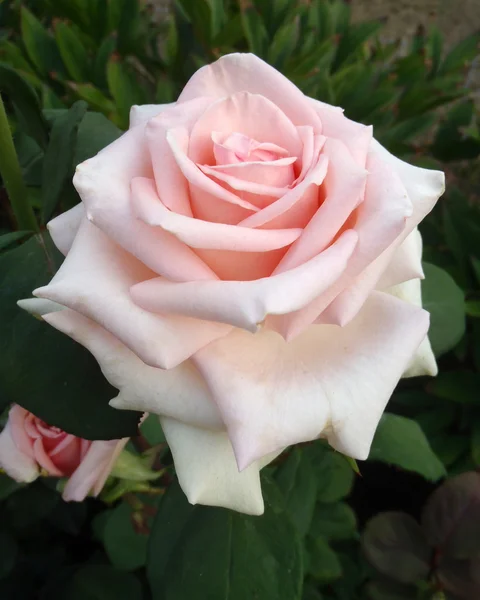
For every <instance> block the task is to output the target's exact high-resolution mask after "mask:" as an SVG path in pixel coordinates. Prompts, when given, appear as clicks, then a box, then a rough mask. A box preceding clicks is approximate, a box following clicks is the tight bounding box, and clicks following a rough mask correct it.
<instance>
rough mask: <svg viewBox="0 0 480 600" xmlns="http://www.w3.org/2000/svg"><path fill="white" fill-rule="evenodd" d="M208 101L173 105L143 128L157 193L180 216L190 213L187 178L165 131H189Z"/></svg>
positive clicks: (206, 99) (207, 99)
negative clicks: (178, 129) (179, 129)
mask: <svg viewBox="0 0 480 600" xmlns="http://www.w3.org/2000/svg"><path fill="white" fill-rule="evenodd" d="M211 102H212V101H211V100H210V99H209V98H199V99H198V100H193V101H192V102H186V103H185V104H182V105H180V104H173V105H171V106H170V107H169V108H168V109H167V110H165V111H163V112H162V113H160V114H159V115H158V116H157V117H155V118H153V119H151V120H150V121H149V122H148V123H147V126H146V129H145V134H146V137H147V140H148V147H149V149H150V155H151V159H152V166H153V172H154V175H155V183H156V185H157V192H158V195H159V196H160V198H161V199H162V202H163V203H164V204H165V206H168V208H169V209H170V210H173V211H174V212H177V213H179V214H181V215H187V216H190V217H191V216H192V209H191V208H190V197H189V188H188V181H187V180H186V179H185V177H184V175H183V173H182V171H181V170H180V168H179V166H178V165H177V161H176V160H175V158H174V156H173V154H172V150H171V148H170V145H169V144H168V142H167V132H168V131H169V130H170V129H175V128H177V127H182V128H185V129H187V131H189V130H190V129H191V127H192V126H193V124H194V123H195V121H196V120H197V119H198V117H199V116H200V115H201V114H202V113H203V112H204V111H205V109H206V108H207V107H208V106H209V105H210V104H211Z"/></svg>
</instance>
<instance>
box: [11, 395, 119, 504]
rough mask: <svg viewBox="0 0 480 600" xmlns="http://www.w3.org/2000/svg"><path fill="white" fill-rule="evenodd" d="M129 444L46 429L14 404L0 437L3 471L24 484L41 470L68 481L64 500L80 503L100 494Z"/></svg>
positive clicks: (42, 423) (40, 422) (36, 419)
mask: <svg viewBox="0 0 480 600" xmlns="http://www.w3.org/2000/svg"><path fill="white" fill-rule="evenodd" d="M127 441H128V438H124V439H122V440H109V441H96V442H91V441H89V440H84V439H82V438H79V437H76V436H74V435H71V434H69V433H65V431H62V430H61V429H58V427H51V426H50V425H47V423H45V422H44V421H42V420H41V419H39V418H38V417H36V416H35V415H33V414H32V413H31V412H28V411H27V410H25V409H24V408H22V407H21V406H18V405H16V404H15V405H14V406H13V407H12V408H11V409H10V412H9V415H8V421H7V424H6V426H5V428H4V429H3V431H2V432H1V433H0V467H2V468H3V469H4V470H5V472H6V473H7V474H8V475H10V477H12V478H13V479H15V480H17V481H22V482H31V481H33V480H34V479H36V478H37V477H38V476H39V475H40V471H41V470H44V471H45V472H46V473H47V474H48V475H51V476H52V477H67V478H68V481H67V484H66V486H65V489H64V491H63V499H64V500H66V501H70V500H75V501H77V502H81V501H82V500H83V499H84V498H85V497H86V496H87V495H88V494H89V493H90V492H93V494H94V495H95V496H96V495H98V494H99V493H100V491H101V490H102V488H103V486H104V484H105V481H106V480H107V477H108V476H109V475H110V471H111V470H112V468H113V465H114V464H115V461H116V459H117V458H118V455H119V454H120V452H121V451H122V449H123V447H124V446H125V444H126V443H127Z"/></svg>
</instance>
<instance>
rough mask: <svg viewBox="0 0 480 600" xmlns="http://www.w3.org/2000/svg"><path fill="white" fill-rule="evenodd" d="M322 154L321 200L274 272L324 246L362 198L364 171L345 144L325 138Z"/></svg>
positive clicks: (365, 174) (299, 261)
mask: <svg viewBox="0 0 480 600" xmlns="http://www.w3.org/2000/svg"><path fill="white" fill-rule="evenodd" d="M322 156H325V157H326V159H328V170H327V172H326V176H325V179H324V190H325V195H326V197H325V200H324V201H323V202H322V204H321V206H320V207H319V209H318V210H317V211H316V213H315V215H314V216H313V217H312V219H311V220H310V222H309V223H308V224H307V225H306V227H305V229H304V231H303V234H302V236H301V237H300V238H299V240H298V241H297V242H296V243H295V244H294V245H293V246H292V248H290V250H289V251H288V252H287V254H286V255H285V258H284V259H283V260H282V261H281V263H280V264H279V265H278V267H277V269H276V270H275V273H282V272H283V271H286V270H288V269H292V268H294V267H296V266H298V265H300V264H302V263H304V262H305V261H306V260H309V259H310V258H312V257H313V256H315V255H316V254H318V253H319V252H322V251H323V250H324V249H325V248H327V247H328V245H329V244H331V243H332V240H333V239H334V238H335V237H336V235H337V234H338V232H339V231H340V229H341V227H342V226H343V225H344V223H345V222H346V221H347V219H348V217H349V216H350V215H351V214H352V212H353V210H354V209H355V208H356V207H357V206H358V205H359V203H360V202H361V201H362V200H363V195H364V192H365V182H366V179H367V172H366V171H365V170H364V169H362V168H360V167H358V166H357V164H356V163H355V162H354V160H353V159H352V158H351V157H350V155H349V153H348V151H347V149H346V147H345V145H344V144H343V143H342V142H339V141H337V140H327V141H326V142H325V146H324V148H323V155H322ZM324 160H325V159H324Z"/></svg>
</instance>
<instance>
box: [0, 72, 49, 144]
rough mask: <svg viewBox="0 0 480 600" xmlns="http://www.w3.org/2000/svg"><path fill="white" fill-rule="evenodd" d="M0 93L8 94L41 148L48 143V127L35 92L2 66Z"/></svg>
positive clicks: (18, 76) (27, 129) (15, 73)
mask: <svg viewBox="0 0 480 600" xmlns="http://www.w3.org/2000/svg"><path fill="white" fill-rule="evenodd" d="M0 91H2V92H6V94H7V95H8V96H9V98H10V100H11V102H12V103H13V105H14V106H15V108H16V110H17V113H18V116H19V118H20V119H21V121H22V123H23V124H24V127H25V130H26V132H27V133H29V134H30V135H31V136H32V137H33V138H34V140H35V141H36V142H37V144H38V145H39V146H40V147H41V148H46V146H47V143H48V126H47V122H46V121H45V118H44V117H43V115H42V111H41V109H40V102H39V99H38V96H37V94H36V92H35V90H34V89H33V88H32V87H31V86H30V84H28V83H27V82H26V81H25V79H23V78H22V77H21V76H20V75H19V74H18V73H17V72H16V71H14V70H13V69H11V68H10V67H8V66H7V65H4V64H0Z"/></svg>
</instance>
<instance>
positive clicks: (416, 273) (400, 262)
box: [377, 227, 424, 290]
mask: <svg viewBox="0 0 480 600" xmlns="http://www.w3.org/2000/svg"><path fill="white" fill-rule="evenodd" d="M422 246H423V244H422V236H421V235H420V232H419V231H418V228H417V227H415V229H414V230H413V231H412V233H410V234H409V235H407V237H406V238H405V240H404V241H403V242H402V243H401V244H400V246H398V247H397V248H396V250H395V252H394V254H393V257H392V259H391V261H390V263H389V265H388V267H387V268H386V270H385V272H384V273H382V276H381V277H380V280H379V282H378V284H377V289H379V290H384V289H385V288H388V287H391V286H392V285H397V284H399V283H403V282H404V281H409V280H410V279H423V277H424V274H423V268H422Z"/></svg>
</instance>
